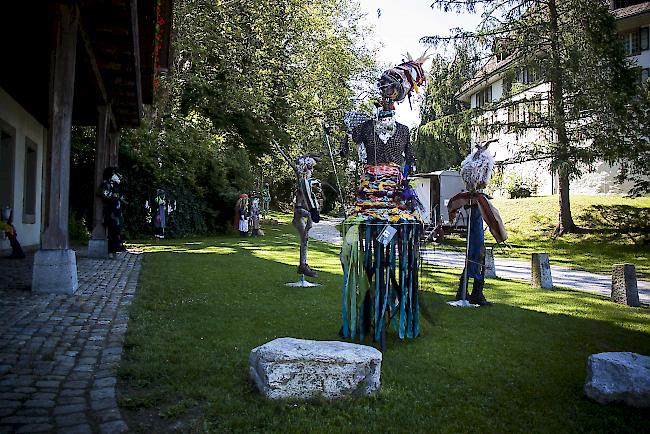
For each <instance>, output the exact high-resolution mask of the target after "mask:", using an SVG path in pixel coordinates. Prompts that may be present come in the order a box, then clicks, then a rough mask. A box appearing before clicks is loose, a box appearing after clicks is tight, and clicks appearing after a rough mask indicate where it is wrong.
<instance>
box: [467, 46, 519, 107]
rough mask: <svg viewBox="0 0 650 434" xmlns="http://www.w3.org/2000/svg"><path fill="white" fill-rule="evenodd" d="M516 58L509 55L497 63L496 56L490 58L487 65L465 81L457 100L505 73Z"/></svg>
mask: <svg viewBox="0 0 650 434" xmlns="http://www.w3.org/2000/svg"><path fill="white" fill-rule="evenodd" d="M515 58H516V56H515V55H510V56H508V57H506V58H505V59H503V60H502V61H500V62H498V61H497V57H496V56H491V57H490V59H489V60H488V61H487V63H486V64H485V65H484V66H483V67H482V68H481V69H479V70H478V71H477V72H476V74H474V77H472V79H471V80H468V81H466V82H465V83H464V84H463V85H462V86H461V88H460V91H459V92H458V95H457V98H458V99H461V100H462V99H464V97H465V96H466V94H467V92H468V91H470V90H472V89H474V88H475V87H477V86H479V85H481V84H487V83H488V82H489V81H490V78H491V77H493V76H495V75H497V74H499V73H501V72H504V71H506V70H507V69H508V68H509V67H510V66H511V65H512V63H513V62H514V61H515Z"/></svg>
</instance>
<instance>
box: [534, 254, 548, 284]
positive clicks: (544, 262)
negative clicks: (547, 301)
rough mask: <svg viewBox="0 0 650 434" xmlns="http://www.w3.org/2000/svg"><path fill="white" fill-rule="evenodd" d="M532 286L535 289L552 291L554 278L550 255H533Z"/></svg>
mask: <svg viewBox="0 0 650 434" xmlns="http://www.w3.org/2000/svg"><path fill="white" fill-rule="evenodd" d="M531 284H532V285H533V288H542V289H552V288H553V278H552V276H551V265H550V263H549V258H548V253H533V257H532V264H531Z"/></svg>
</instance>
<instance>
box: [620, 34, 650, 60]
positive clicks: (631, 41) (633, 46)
mask: <svg viewBox="0 0 650 434" xmlns="http://www.w3.org/2000/svg"><path fill="white" fill-rule="evenodd" d="M621 40H622V41H623V49H624V51H625V54H626V55H627V56H636V55H638V54H641V32H640V31H639V29H637V30H633V31H631V32H627V33H623V34H621ZM646 40H647V35H646ZM646 45H647V42H646Z"/></svg>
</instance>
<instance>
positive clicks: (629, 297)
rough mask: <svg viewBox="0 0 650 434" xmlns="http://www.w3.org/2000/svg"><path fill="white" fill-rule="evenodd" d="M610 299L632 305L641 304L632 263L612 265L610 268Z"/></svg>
mask: <svg viewBox="0 0 650 434" xmlns="http://www.w3.org/2000/svg"><path fill="white" fill-rule="evenodd" d="M612 301H613V302H614V303H619V304H626V305H628V306H632V307H639V306H641V304H640V303H639V290H638V288H637V285H636V269H635V268H634V264H616V265H614V269H613V270H612Z"/></svg>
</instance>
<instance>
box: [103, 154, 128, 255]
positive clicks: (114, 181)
mask: <svg viewBox="0 0 650 434" xmlns="http://www.w3.org/2000/svg"><path fill="white" fill-rule="evenodd" d="M102 178H103V181H102V185H101V186H100V192H99V193H100V196H101V197H102V199H103V201H104V227H106V231H107V235H108V253H109V254H112V255H114V254H115V253H117V252H124V251H126V248H125V247H124V244H123V241H122V234H121V231H122V225H123V224H124V218H123V217H122V203H123V202H124V199H123V197H122V193H121V192H120V181H121V179H120V175H119V174H118V172H117V167H113V166H109V167H107V168H106V169H104V174H103V175H102Z"/></svg>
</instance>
